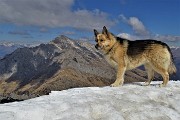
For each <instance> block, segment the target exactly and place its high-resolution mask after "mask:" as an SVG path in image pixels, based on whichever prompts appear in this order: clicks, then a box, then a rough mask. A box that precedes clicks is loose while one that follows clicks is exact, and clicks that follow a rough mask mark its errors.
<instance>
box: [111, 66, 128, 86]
mask: <svg viewBox="0 0 180 120" xmlns="http://www.w3.org/2000/svg"><path fill="white" fill-rule="evenodd" d="M125 71H126V67H125V66H118V69H117V76H116V81H115V82H114V83H113V84H111V87H117V86H122V85H123V83H124V74H125Z"/></svg>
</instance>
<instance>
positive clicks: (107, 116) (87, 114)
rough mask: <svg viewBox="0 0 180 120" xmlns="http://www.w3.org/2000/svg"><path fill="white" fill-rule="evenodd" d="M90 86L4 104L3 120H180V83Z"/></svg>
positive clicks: (0, 110)
mask: <svg viewBox="0 0 180 120" xmlns="http://www.w3.org/2000/svg"><path fill="white" fill-rule="evenodd" d="M141 84H142V83H131V84H125V85H123V86H122V87H108V86H107V87H86V88H74V89H69V90H64V91H52V92H51V93H50V95H45V96H41V97H38V98H34V99H30V100H25V101H21V102H14V103H6V104H1V105H0V120H180V81H170V82H169V84H168V86H167V87H164V88H160V87H158V85H157V84H160V82H152V84H151V85H150V86H141Z"/></svg>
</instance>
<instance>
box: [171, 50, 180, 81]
mask: <svg viewBox="0 0 180 120" xmlns="http://www.w3.org/2000/svg"><path fill="white" fill-rule="evenodd" d="M171 51H172V53H173V56H174V63H175V65H176V68H177V72H176V74H175V75H171V77H170V79H172V80H180V48H171Z"/></svg>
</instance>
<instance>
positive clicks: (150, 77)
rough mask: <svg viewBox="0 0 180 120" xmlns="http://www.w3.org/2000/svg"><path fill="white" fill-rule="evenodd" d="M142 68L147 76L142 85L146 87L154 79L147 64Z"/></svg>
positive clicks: (152, 72)
mask: <svg viewBox="0 0 180 120" xmlns="http://www.w3.org/2000/svg"><path fill="white" fill-rule="evenodd" d="M144 67H145V69H146V71H147V74H148V80H147V81H146V82H145V83H144V85H145V86H148V85H149V84H150V83H151V81H152V80H153V79H154V70H153V68H152V67H151V66H150V65H149V64H145V65H144Z"/></svg>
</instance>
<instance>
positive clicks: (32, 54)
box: [0, 36, 157, 100]
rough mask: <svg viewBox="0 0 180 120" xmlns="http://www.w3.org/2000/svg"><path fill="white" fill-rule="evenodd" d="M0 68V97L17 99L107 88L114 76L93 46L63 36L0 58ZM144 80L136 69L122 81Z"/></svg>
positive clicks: (114, 73)
mask: <svg viewBox="0 0 180 120" xmlns="http://www.w3.org/2000/svg"><path fill="white" fill-rule="evenodd" d="M0 66H1V67H0V94H3V95H4V96H8V97H9V96H10V97H12V99H19V100H22V99H28V98H31V97H35V96H39V95H44V94H48V93H49V92H50V91H52V90H64V89H69V88H74V87H86V86H107V85H110V84H111V83H113V82H114V80H115V75H116V72H115V70H114V69H113V68H111V67H110V66H109V64H108V63H107V62H106V61H105V60H104V58H103V56H102V54H101V53H100V52H99V51H96V49H95V48H94V45H92V44H89V43H87V42H80V41H74V40H71V39H70V38H67V37H66V36H59V37H57V38H55V40H53V41H51V42H50V43H48V44H41V45H39V46H37V47H31V48H28V47H25V48H19V49H17V50H15V51H14V52H13V53H11V54H9V55H7V56H5V57H4V58H3V59H1V60H0ZM146 78H147V75H146V73H145V72H144V71H142V70H140V69H136V70H132V71H128V72H126V76H125V81H126V82H135V81H145V80H146ZM156 79H157V78H156ZM12 94H13V95H12ZM22 96H25V97H22Z"/></svg>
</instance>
